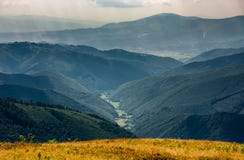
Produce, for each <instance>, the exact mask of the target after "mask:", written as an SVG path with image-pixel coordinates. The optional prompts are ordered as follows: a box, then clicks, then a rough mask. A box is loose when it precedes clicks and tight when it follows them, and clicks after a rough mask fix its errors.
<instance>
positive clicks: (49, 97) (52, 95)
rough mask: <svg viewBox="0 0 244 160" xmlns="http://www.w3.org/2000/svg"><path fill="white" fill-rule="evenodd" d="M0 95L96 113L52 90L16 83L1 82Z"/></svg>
mask: <svg viewBox="0 0 244 160" xmlns="http://www.w3.org/2000/svg"><path fill="white" fill-rule="evenodd" d="M0 97H3V98H14V99H17V100H23V101H27V102H41V103H45V104H54V105H63V106H66V107H67V108H71V109H73V110H77V111H82V112H88V113H97V112H95V111H93V110H92V109H89V107H88V106H85V105H82V104H80V103H78V102H76V101H75V100H73V99H71V98H69V97H66V96H64V95H62V94H60V93H57V92H55V91H52V90H41V89H36V88H30V87H24V86H18V85H7V84H2V85H0Z"/></svg>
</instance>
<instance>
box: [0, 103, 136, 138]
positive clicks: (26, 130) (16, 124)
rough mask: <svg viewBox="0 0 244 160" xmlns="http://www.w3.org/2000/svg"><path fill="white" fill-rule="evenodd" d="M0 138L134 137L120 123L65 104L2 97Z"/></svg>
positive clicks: (0, 105) (0, 104)
mask: <svg viewBox="0 0 244 160" xmlns="http://www.w3.org/2000/svg"><path fill="white" fill-rule="evenodd" d="M0 128H1V129H0V141H11V142H13V141H19V140H20V139H19V136H20V135H23V136H25V137H26V138H29V139H28V140H30V138H31V137H30V135H34V137H32V138H34V139H33V141H35V142H46V141H48V140H52V139H56V140H57V141H67V140H68V139H71V140H74V139H78V140H88V139H100V138H105V139H107V138H119V137H132V136H133V135H132V134H131V133H129V132H128V131H126V130H124V129H121V128H120V127H119V126H118V125H116V124H113V123H111V122H108V121H106V120H104V119H101V118H99V117H97V116H92V115H88V114H84V113H80V112H76V111H72V110H67V109H65V108H64V107H62V106H54V105H44V104H42V105H41V104H30V103H21V102H18V101H15V100H10V99H0ZM28 135H29V137H28Z"/></svg>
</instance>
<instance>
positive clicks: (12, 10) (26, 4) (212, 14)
mask: <svg viewBox="0 0 244 160" xmlns="http://www.w3.org/2000/svg"><path fill="white" fill-rule="evenodd" d="M158 13H175V14H180V15H186V16H199V17H207V18H223V17H231V16H236V15H244V0H1V1H0V15H47V16H54V17H63V18H72V19H89V20H100V21H125V20H133V19H138V18H142V17H145V16H150V15H153V14H158Z"/></svg>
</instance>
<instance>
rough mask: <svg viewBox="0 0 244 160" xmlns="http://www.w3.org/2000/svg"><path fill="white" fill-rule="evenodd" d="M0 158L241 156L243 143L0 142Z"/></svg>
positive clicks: (161, 159) (129, 159) (73, 159)
mask: <svg viewBox="0 0 244 160" xmlns="http://www.w3.org/2000/svg"><path fill="white" fill-rule="evenodd" d="M0 158H1V160H26V159H28V160H44V159H48V160H64V159H65V160H78V159H79V160H81V159H84V160H108V159H111V160H140V159H143V160H166V159H167V160H171V159H172V160H173V159H178V160H179V159H204V160H211V159H224V160H227V159H228V160H229V159H240V160H241V159H244V144H237V143H226V142H214V141H195V140H174V139H117V140H93V141H86V142H67V143H43V144H27V143H0Z"/></svg>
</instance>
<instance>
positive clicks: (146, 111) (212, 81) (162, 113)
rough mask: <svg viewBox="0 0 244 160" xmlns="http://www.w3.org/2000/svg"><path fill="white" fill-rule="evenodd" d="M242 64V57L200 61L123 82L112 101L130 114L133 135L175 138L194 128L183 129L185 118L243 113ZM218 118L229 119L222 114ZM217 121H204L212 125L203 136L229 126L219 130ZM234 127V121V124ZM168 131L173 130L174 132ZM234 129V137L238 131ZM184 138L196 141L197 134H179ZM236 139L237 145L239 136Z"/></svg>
mask: <svg viewBox="0 0 244 160" xmlns="http://www.w3.org/2000/svg"><path fill="white" fill-rule="evenodd" d="M243 62H244V59H243V54H236V55H231V56H226V57H219V58H216V59H213V60H209V61H205V62H195V63H190V64H187V65H184V66H182V67H179V68H177V69H175V70H172V71H169V72H167V73H165V74H162V75H158V76H152V77H149V78H145V79H142V80H138V81H133V82H129V83H126V84H123V85H121V86H120V87H119V88H118V89H117V90H116V91H115V92H114V94H113V97H112V98H113V99H114V100H115V101H120V105H121V107H122V108H123V109H124V110H125V111H126V112H127V113H128V114H129V115H133V117H132V121H133V123H134V128H133V131H134V132H135V133H136V134H137V135H138V136H143V137H167V136H169V135H174V136H175V137H174V138H177V137H178V136H179V135H180V134H181V133H183V132H184V131H186V130H187V129H188V130H190V131H192V130H193V131H194V130H196V129H197V128H191V127H190V126H189V128H187V129H186V128H185V127H184V125H185V119H186V118H187V117H188V116H191V115H206V116H208V115H215V113H218V112H220V113H221V112H227V113H233V114H243V113H244V112H243V111H244V109H243V107H244V105H243V102H244V99H243V89H244V83H243V82H244V66H243ZM221 116H227V117H228V115H225V114H221ZM233 116H234V117H235V116H238V115H233ZM217 117H218V115H217ZM230 117H231V116H230ZM222 118H223V119H224V118H225V117H222ZM199 119H201V116H200V117H199ZM217 119H218V118H216V119H215V118H213V119H212V120H213V122H211V124H210V121H205V122H206V123H205V122H204V123H205V125H206V126H208V125H212V126H213V128H208V129H212V130H209V132H208V133H209V134H208V135H205V138H207V139H211V137H213V136H211V134H212V133H215V131H214V128H218V127H220V128H221V127H223V126H225V125H227V126H228V124H230V123H232V122H226V123H224V124H223V126H219V124H218V123H217ZM227 119H228V118H227ZM233 120H234V119H233ZM192 123H193V122H192ZM196 123H197V122H196ZM202 123H203V122H202V121H200V122H198V124H199V125H198V124H197V125H196V126H201V125H202ZM235 123H238V122H236V121H235ZM183 124H184V125H183ZM173 128H177V129H175V130H173ZM184 129H185V130H184ZM219 130H220V133H218V134H219V135H222V136H223V137H225V136H226V137H228V134H227V133H225V132H222V131H225V130H224V129H223V128H222V130H221V129H219ZM176 131H177V132H176ZM181 131H182V132H181ZM235 131H237V135H238V129H236V130H235ZM239 131H241V128H240V130H239ZM206 132H207V131H206ZM177 133H179V134H178V135H177ZM190 133H191V132H190ZM198 134H200V131H199V132H198ZM182 136H183V135H182ZM223 137H221V136H219V137H218V136H216V137H215V138H214V139H217V140H224V138H223ZM226 137H225V138H226ZM184 138H199V139H201V138H202V135H197V134H195V135H194V136H193V134H189V135H188V136H187V135H184ZM221 138H223V139H221ZM226 139H228V138H226ZM235 139H236V140H237V141H238V138H235Z"/></svg>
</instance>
